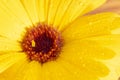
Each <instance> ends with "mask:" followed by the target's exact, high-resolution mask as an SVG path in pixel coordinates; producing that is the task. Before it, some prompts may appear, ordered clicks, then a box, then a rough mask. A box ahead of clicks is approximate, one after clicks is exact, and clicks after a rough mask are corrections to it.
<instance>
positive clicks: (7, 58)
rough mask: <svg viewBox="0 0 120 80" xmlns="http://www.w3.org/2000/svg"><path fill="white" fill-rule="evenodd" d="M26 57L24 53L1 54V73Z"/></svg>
mask: <svg viewBox="0 0 120 80" xmlns="http://www.w3.org/2000/svg"><path fill="white" fill-rule="evenodd" d="M24 58H26V55H25V54H23V53H7V54H2V55H0V73H2V72H3V71H5V70H6V69H8V68H9V67H10V66H12V65H13V64H15V63H17V62H19V61H20V60H22V59H24Z"/></svg>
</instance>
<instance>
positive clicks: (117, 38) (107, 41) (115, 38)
mask: <svg viewBox="0 0 120 80" xmlns="http://www.w3.org/2000/svg"><path fill="white" fill-rule="evenodd" d="M88 40H92V41H95V42H97V43H98V44H100V45H103V46H112V47H113V46H117V47H119V45H120V34H111V35H104V36H96V37H91V38H89V39H88Z"/></svg>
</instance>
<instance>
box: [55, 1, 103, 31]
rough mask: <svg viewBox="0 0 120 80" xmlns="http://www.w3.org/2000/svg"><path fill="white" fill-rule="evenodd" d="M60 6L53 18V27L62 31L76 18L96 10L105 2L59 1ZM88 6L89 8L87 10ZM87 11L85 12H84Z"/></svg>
mask: <svg viewBox="0 0 120 80" xmlns="http://www.w3.org/2000/svg"><path fill="white" fill-rule="evenodd" d="M60 1H61V2H60V6H59V7H58V11H57V13H56V16H55V22H54V26H58V25H60V26H59V28H60V29H62V28H63V27H64V26H66V25H67V24H68V23H70V22H72V21H73V20H75V19H76V18H77V17H78V16H81V15H83V14H84V13H85V12H88V11H90V10H92V9H95V8H97V7H98V6H100V5H101V4H103V3H104V2H105V0H97V1H92V0H60ZM89 6H90V8H88V7H89ZM86 9H87V10H86Z"/></svg>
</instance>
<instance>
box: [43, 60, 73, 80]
mask: <svg viewBox="0 0 120 80" xmlns="http://www.w3.org/2000/svg"><path fill="white" fill-rule="evenodd" d="M42 72H43V73H42V74H43V80H72V79H74V78H73V76H72V75H71V74H70V73H69V71H67V69H66V68H64V67H63V66H62V65H61V63H60V62H59V61H58V62H57V61H51V62H48V63H45V64H43V66H42Z"/></svg>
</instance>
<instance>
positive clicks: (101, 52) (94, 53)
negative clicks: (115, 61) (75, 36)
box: [60, 40, 115, 60]
mask: <svg viewBox="0 0 120 80" xmlns="http://www.w3.org/2000/svg"><path fill="white" fill-rule="evenodd" d="M60 56H61V57H62V58H66V59H69V60H81V59H82V58H85V59H97V60H106V59H111V58H113V57H114V56H115V52H114V51H112V50H111V49H108V48H105V47H102V46H100V45H99V44H97V43H96V42H93V41H90V40H77V41H72V42H70V43H66V44H65V45H64V46H63V47H62V51H61V54H60ZM74 58H75V59H74Z"/></svg>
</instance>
